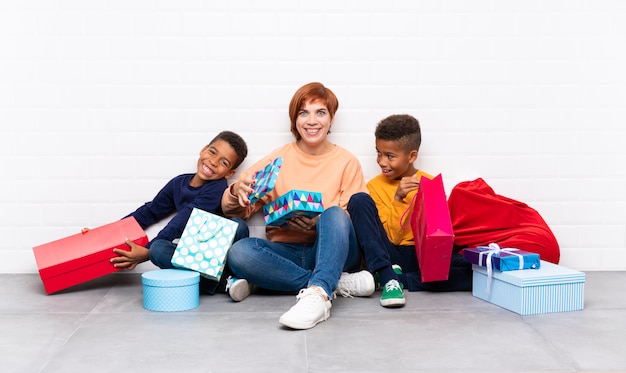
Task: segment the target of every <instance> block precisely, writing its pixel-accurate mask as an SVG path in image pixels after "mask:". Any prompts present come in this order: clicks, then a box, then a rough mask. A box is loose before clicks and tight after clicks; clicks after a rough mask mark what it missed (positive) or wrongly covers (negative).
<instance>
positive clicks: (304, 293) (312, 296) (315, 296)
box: [296, 288, 325, 308]
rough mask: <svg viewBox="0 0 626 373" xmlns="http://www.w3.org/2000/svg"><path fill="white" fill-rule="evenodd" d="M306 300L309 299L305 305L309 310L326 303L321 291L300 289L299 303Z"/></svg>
mask: <svg viewBox="0 0 626 373" xmlns="http://www.w3.org/2000/svg"><path fill="white" fill-rule="evenodd" d="M305 298H306V299H307V302H306V303H305V304H306V305H307V306H308V308H311V307H312V306H313V305H314V304H315V303H317V302H324V301H325V299H324V296H323V295H322V294H320V292H319V291H316V290H314V289H311V288H306V289H300V292H299V293H298V295H296V299H297V300H298V303H299V302H300V301H302V300H305Z"/></svg>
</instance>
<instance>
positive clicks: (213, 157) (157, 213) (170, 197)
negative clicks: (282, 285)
mask: <svg viewBox="0 0 626 373" xmlns="http://www.w3.org/2000/svg"><path fill="white" fill-rule="evenodd" d="M247 155H248V148H247V145H246V143H245V141H244V140H243V139H242V138H241V137H240V136H239V135H237V134H236V133H234V132H231V131H223V132H220V133H219V134H218V135H217V136H215V138H214V139H213V140H211V142H210V143H209V144H208V145H206V146H205V147H204V148H202V150H200V157H199V158H198V164H197V170H196V173H194V174H182V175H179V176H176V177H174V178H173V179H172V180H170V181H169V182H168V183H167V184H166V185H165V186H164V187H163V188H162V189H161V190H160V191H159V192H158V193H157V195H156V196H155V197H154V199H153V200H152V201H150V202H146V203H145V204H144V205H142V206H141V207H139V208H138V209H137V210H135V211H134V212H132V213H130V214H129V215H127V216H126V217H129V216H132V217H134V218H135V219H136V220H137V222H138V223H139V225H140V226H141V227H142V228H143V229H146V228H147V227H149V226H151V225H153V224H156V223H158V222H159V221H161V220H163V219H165V218H167V217H169V216H170V215H172V214H174V213H175V215H174V216H173V217H172V219H171V220H170V221H169V222H168V223H167V225H166V226H165V227H164V228H163V229H162V230H161V231H160V232H159V233H158V234H157V236H156V237H154V238H153V239H152V240H151V241H150V242H148V244H147V245H146V246H145V247H143V246H140V245H137V244H135V243H134V242H132V241H130V240H129V241H126V244H127V245H128V246H129V247H130V251H126V250H120V249H114V250H113V251H114V252H115V253H116V254H117V255H118V256H117V257H115V258H112V259H111V262H112V263H113V265H114V266H115V267H117V268H126V269H129V270H130V269H134V268H135V267H136V266H137V265H138V264H139V263H142V262H145V261H147V260H148V259H150V261H152V263H154V264H155V265H156V266H158V267H159V268H174V266H173V265H172V263H171V259H172V256H173V255H174V250H175V249H176V243H175V242H174V240H177V239H178V238H180V236H181V235H182V233H183V230H184V228H185V225H186V223H187V220H188V219H189V216H190V215H191V211H192V210H193V208H194V207H197V208H199V209H201V210H204V211H207V212H211V213H215V214H218V215H222V211H221V200H222V194H224V190H225V189H226V188H227V186H228V180H227V179H228V178H230V177H232V176H233V175H234V174H235V172H236V169H237V167H238V166H239V165H240V164H241V163H242V162H243V160H244V159H245V158H246V156H247ZM233 220H236V221H237V222H238V223H239V227H238V228H237V232H236V234H235V239H234V240H235V241H237V240H239V239H241V238H243V237H248V235H249V232H248V226H247V225H246V224H245V222H243V221H242V220H241V219H235V218H233ZM226 271H227V269H225V272H226ZM226 277H227V276H222V279H223V280H222V281H220V282H222V283H223V284H222V285H224V283H225V282H226ZM218 286H219V284H218V283H217V282H216V281H212V280H209V279H207V278H204V277H201V282H200V290H201V291H202V292H204V293H208V294H214V293H215V292H216V290H217V288H218Z"/></svg>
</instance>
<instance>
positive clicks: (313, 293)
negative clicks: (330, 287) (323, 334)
mask: <svg viewBox="0 0 626 373" xmlns="http://www.w3.org/2000/svg"><path fill="white" fill-rule="evenodd" d="M325 296H326V294H325V293H324V292H323V291H321V292H320V291H319V290H316V289H312V288H307V289H302V290H300V293H298V295H297V296H296V298H297V299H298V301H297V303H296V304H295V305H294V306H293V307H291V308H290V309H289V311H287V312H285V313H284V314H283V315H282V316H281V317H280V319H279V320H278V322H279V323H281V324H282V325H284V326H286V327H288V328H292V329H311V328H312V327H314V326H315V325H317V324H318V323H319V322H322V321H326V320H328V318H329V317H330V307H332V304H331V303H330V300H326V298H325Z"/></svg>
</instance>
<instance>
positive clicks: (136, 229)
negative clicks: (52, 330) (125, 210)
mask: <svg viewBox="0 0 626 373" xmlns="http://www.w3.org/2000/svg"><path fill="white" fill-rule="evenodd" d="M127 239H129V240H131V241H133V242H134V243H136V244H138V245H140V246H145V245H146V244H147V243H148V236H147V235H146V233H145V232H144V230H143V229H141V227H140V226H139V224H138V223H137V221H136V220H135V218H133V217H128V218H125V219H122V220H119V221H116V222H113V223H110V224H106V225H103V226H101V227H97V228H93V229H90V230H88V231H87V232H85V233H78V234H75V235H72V236H68V237H65V238H61V239H59V240H56V241H52V242H49V243H46V244H43V245H40V246H35V247H33V253H34V254H35V260H36V261H37V268H38V269H39V275H40V276H41V280H42V281H43V285H44V288H45V290H46V293H48V294H52V293H55V292H57V291H59V290H63V289H66V288H68V287H70V286H74V285H78V284H80V283H83V282H86V281H89V280H93V279H95V278H98V277H102V276H104V275H107V274H109V273H113V272H117V271H119V270H120V268H115V267H114V266H113V263H111V261H110V259H111V258H114V257H116V256H117V254H115V253H114V252H113V249H123V250H129V247H128V245H126V240H127Z"/></svg>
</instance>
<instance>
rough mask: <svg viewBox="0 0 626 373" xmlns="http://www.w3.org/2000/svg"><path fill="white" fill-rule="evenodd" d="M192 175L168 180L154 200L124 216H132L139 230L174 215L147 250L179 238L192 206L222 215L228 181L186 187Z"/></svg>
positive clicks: (215, 181) (148, 245)
mask: <svg viewBox="0 0 626 373" xmlns="http://www.w3.org/2000/svg"><path fill="white" fill-rule="evenodd" d="M193 176H194V174H183V175H179V176H176V177H175V178H173V179H172V180H170V181H169V182H168V183H167V184H165V186H164V187H163V188H162V189H161V190H160V191H159V193H157V195H156V196H155V197H154V199H153V200H152V201H150V202H146V203H145V204H144V205H142V206H141V207H139V208H138V209H137V210H135V211H134V212H132V213H130V214H128V215H127V216H125V217H129V216H132V217H134V218H135V219H136V220H137V222H138V223H139V225H140V226H141V228H143V229H146V228H148V227H149V226H151V225H153V224H155V223H158V222H159V221H161V220H163V219H165V218H167V217H169V216H170V215H172V214H173V213H175V215H174V216H173V217H172V219H171V220H170V221H169V222H168V223H167V225H166V226H165V227H164V228H163V229H162V230H161V231H160V232H159V233H158V234H157V236H156V237H154V238H153V239H152V240H150V242H149V243H148V244H147V245H146V247H150V245H151V244H152V242H154V240H157V239H165V240H168V241H172V240H174V239H176V238H180V236H181V235H182V233H183V229H185V225H186V224H187V220H188V219H189V215H191V210H193V208H194V207H197V208H199V209H202V210H204V211H207V212H211V213H216V214H219V215H221V214H222V208H221V201H222V194H223V193H224V190H225V189H226V188H227V187H228V181H227V180H226V179H224V178H222V179H219V180H213V181H209V182H207V183H206V184H204V185H203V186H201V187H198V188H195V187H192V186H190V185H189V182H190V181H191V178H192V177H193Z"/></svg>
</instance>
